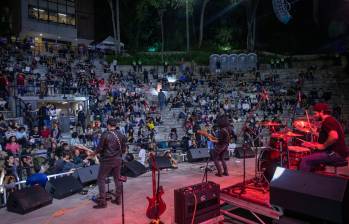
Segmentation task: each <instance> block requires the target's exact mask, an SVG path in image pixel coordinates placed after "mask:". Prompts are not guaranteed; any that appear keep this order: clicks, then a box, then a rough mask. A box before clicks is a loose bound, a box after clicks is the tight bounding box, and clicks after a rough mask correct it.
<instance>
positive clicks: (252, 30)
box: [246, 0, 259, 51]
mask: <svg viewBox="0 0 349 224" xmlns="http://www.w3.org/2000/svg"><path fill="white" fill-rule="evenodd" d="M258 3H259V0H248V1H247V2H246V4H247V6H246V17H247V18H246V19H247V49H248V50H250V51H253V50H254V48H255V39H256V14H257V8H258Z"/></svg>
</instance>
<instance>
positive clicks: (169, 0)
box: [147, 0, 182, 61]
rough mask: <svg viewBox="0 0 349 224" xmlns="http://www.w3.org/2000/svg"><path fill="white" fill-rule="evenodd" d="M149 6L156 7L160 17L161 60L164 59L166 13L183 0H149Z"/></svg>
mask: <svg viewBox="0 0 349 224" xmlns="http://www.w3.org/2000/svg"><path fill="white" fill-rule="evenodd" d="M147 2H148V4H149V6H151V7H153V8H155V9H156V11H157V13H158V15H159V18H160V29H161V61H164V45H165V40H164V39H165V38H164V36H165V33H164V32H165V31H164V20H163V19H164V14H165V12H166V11H167V10H168V9H169V8H172V9H177V8H178V7H179V6H180V5H181V3H182V1H181V0H147Z"/></svg>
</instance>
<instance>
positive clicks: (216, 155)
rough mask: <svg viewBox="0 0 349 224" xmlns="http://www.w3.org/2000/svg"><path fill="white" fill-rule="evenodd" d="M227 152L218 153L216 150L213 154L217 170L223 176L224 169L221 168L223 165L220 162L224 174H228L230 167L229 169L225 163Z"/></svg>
mask: <svg viewBox="0 0 349 224" xmlns="http://www.w3.org/2000/svg"><path fill="white" fill-rule="evenodd" d="M226 151H227V150H223V151H217V150H216V149H215V150H213V153H212V157H213V162H214V165H215V166H216V168H217V171H218V174H222V167H221V164H220V163H219V162H221V163H222V166H223V172H224V173H228V167H227V164H226V163H225V160H224V154H225V152H226Z"/></svg>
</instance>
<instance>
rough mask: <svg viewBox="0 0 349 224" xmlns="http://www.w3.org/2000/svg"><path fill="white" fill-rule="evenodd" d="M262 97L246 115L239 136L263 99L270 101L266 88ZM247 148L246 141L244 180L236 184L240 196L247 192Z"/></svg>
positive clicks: (244, 147)
mask: <svg viewBox="0 0 349 224" xmlns="http://www.w3.org/2000/svg"><path fill="white" fill-rule="evenodd" d="M261 97H262V99H261V100H259V102H258V103H257V104H256V105H255V106H254V107H253V109H252V110H251V111H250V112H249V114H248V116H247V117H246V119H245V121H244V124H243V126H242V128H241V130H240V133H239V134H238V138H239V137H241V134H242V133H243V132H244V131H245V130H246V129H247V122H248V121H249V120H250V119H251V117H252V115H253V114H254V113H255V112H256V111H257V110H258V109H259V108H260V106H261V103H262V102H263V101H268V96H267V93H266V92H265V89H263V90H262V96H261ZM246 150H247V144H246V143H245V142H244V143H243V180H242V183H240V184H237V185H235V187H236V188H237V189H238V190H240V192H239V193H238V195H239V196H241V195H242V194H244V193H246V188H247V184H246ZM256 153H257V152H256ZM233 191H234V190H233ZM263 191H264V190H263Z"/></svg>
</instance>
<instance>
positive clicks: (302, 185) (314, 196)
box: [270, 167, 349, 223]
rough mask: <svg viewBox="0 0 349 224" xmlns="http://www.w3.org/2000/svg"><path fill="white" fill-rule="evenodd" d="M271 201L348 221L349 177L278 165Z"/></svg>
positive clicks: (325, 218)
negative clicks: (295, 169)
mask: <svg viewBox="0 0 349 224" xmlns="http://www.w3.org/2000/svg"><path fill="white" fill-rule="evenodd" d="M270 203H271V204H272V205H277V206H280V207H282V208H284V209H286V210H289V211H292V212H296V213H300V214H305V215H308V216H312V217H314V218H318V219H322V220H326V221H330V222H334V223H349V219H348V218H349V212H348V211H349V186H348V180H347V179H344V178H341V177H335V176H325V175H320V174H315V173H310V172H302V171H292V170H288V169H285V168H281V167H277V169H276V171H275V173H274V176H273V179H272V181H271V183H270Z"/></svg>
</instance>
